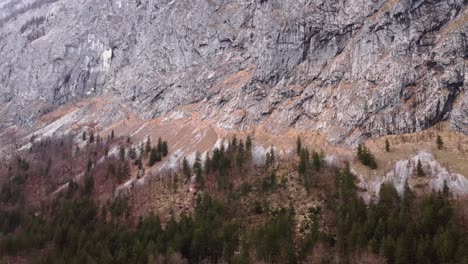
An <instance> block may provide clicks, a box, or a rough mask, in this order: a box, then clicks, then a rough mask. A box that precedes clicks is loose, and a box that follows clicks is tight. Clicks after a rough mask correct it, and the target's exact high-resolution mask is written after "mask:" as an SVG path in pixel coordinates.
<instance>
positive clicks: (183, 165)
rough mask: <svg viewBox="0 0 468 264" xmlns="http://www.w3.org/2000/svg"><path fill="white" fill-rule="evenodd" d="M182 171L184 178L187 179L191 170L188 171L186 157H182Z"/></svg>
mask: <svg viewBox="0 0 468 264" xmlns="http://www.w3.org/2000/svg"><path fill="white" fill-rule="evenodd" d="M182 171H183V173H184V176H185V178H187V179H189V178H190V176H191V174H192V172H191V171H190V166H189V163H188V161H187V158H186V157H184V160H183V161H182Z"/></svg>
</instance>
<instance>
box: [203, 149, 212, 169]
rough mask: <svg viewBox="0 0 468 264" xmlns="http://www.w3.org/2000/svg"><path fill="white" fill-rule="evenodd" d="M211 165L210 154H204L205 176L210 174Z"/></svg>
mask: <svg viewBox="0 0 468 264" xmlns="http://www.w3.org/2000/svg"><path fill="white" fill-rule="evenodd" d="M212 166H213V165H212V164H211V158H210V153H209V152H207V153H206V159H205V166H204V167H205V174H209V173H210V172H211V168H212Z"/></svg>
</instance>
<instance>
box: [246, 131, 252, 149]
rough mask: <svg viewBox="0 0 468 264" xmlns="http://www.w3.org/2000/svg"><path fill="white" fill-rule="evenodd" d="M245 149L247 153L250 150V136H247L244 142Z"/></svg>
mask: <svg viewBox="0 0 468 264" xmlns="http://www.w3.org/2000/svg"><path fill="white" fill-rule="evenodd" d="M245 149H247V151H248V152H250V151H251V150H252V138H251V137H250V135H248V136H247V139H246V140H245Z"/></svg>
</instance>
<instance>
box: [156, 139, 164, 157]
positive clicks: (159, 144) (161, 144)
mask: <svg viewBox="0 0 468 264" xmlns="http://www.w3.org/2000/svg"><path fill="white" fill-rule="evenodd" d="M156 148H157V151H158V153H161V154H162V152H163V151H162V150H163V142H162V139H161V137H159V138H158V145H157V146H156Z"/></svg>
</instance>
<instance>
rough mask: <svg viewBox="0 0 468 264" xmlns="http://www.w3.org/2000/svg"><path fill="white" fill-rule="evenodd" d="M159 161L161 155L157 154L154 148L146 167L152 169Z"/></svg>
mask: <svg viewBox="0 0 468 264" xmlns="http://www.w3.org/2000/svg"><path fill="white" fill-rule="evenodd" d="M160 160H161V154H159V152H158V150H157V149H156V148H152V149H151V151H150V157H149V163H148V165H149V166H150V167H152V166H153V165H154V164H156V162H158V161H160Z"/></svg>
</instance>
